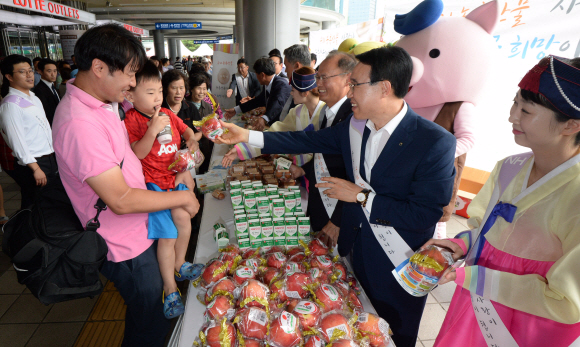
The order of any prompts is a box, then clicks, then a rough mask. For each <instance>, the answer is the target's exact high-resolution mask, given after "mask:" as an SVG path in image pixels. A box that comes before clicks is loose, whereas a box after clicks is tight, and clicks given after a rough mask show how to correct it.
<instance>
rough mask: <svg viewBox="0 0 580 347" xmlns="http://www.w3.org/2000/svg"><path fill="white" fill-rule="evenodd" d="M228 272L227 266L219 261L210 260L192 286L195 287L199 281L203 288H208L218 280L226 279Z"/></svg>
mask: <svg viewBox="0 0 580 347" xmlns="http://www.w3.org/2000/svg"><path fill="white" fill-rule="evenodd" d="M227 270H228V264H227V263H224V262H223V261H221V260H219V259H211V260H210V261H208V262H207V264H206V265H205V268H204V270H203V273H202V274H201V276H200V277H199V279H198V280H195V281H194V282H193V284H194V285H197V284H198V283H199V282H198V281H201V285H202V287H203V288H208V287H209V286H210V285H212V284H213V283H215V282H217V281H219V280H220V279H222V278H224V277H226V275H227Z"/></svg>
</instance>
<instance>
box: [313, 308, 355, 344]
mask: <svg viewBox="0 0 580 347" xmlns="http://www.w3.org/2000/svg"><path fill="white" fill-rule="evenodd" d="M336 329H338V330H342V331H343V332H344V333H345V335H343V336H342V338H347V339H352V329H351V328H350V326H349V325H348V320H347V319H346V317H345V316H343V315H342V314H341V313H330V314H328V315H326V316H324V317H322V320H321V321H320V330H321V331H322V338H324V341H326V342H327V343H328V342H330V338H331V337H332V334H333V333H334V330H336Z"/></svg>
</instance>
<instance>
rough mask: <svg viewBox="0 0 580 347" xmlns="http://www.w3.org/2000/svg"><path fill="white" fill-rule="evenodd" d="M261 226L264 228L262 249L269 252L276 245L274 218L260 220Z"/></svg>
mask: <svg viewBox="0 0 580 347" xmlns="http://www.w3.org/2000/svg"><path fill="white" fill-rule="evenodd" d="M260 224H261V226H262V247H264V249H265V250H268V249H270V248H271V247H272V246H273V245H274V237H273V233H274V225H273V224H272V218H269V217H268V218H262V219H260Z"/></svg>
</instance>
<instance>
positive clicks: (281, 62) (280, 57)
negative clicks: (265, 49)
mask: <svg viewBox="0 0 580 347" xmlns="http://www.w3.org/2000/svg"><path fill="white" fill-rule="evenodd" d="M272 57H277V58H278V59H280V65H282V64H284V58H282V56H281V55H280V54H270V58H272Z"/></svg>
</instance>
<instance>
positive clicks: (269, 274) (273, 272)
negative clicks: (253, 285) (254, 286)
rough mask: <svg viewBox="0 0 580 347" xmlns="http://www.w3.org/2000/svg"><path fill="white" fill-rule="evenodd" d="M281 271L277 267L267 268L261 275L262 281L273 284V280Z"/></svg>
mask: <svg viewBox="0 0 580 347" xmlns="http://www.w3.org/2000/svg"><path fill="white" fill-rule="evenodd" d="M279 273H280V270H278V269H276V268H275V267H269V268H266V270H264V271H263V272H262V275H261V278H262V282H264V284H266V285H267V286H269V285H270V284H272V280H273V279H275V278H276V277H278V275H279Z"/></svg>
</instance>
